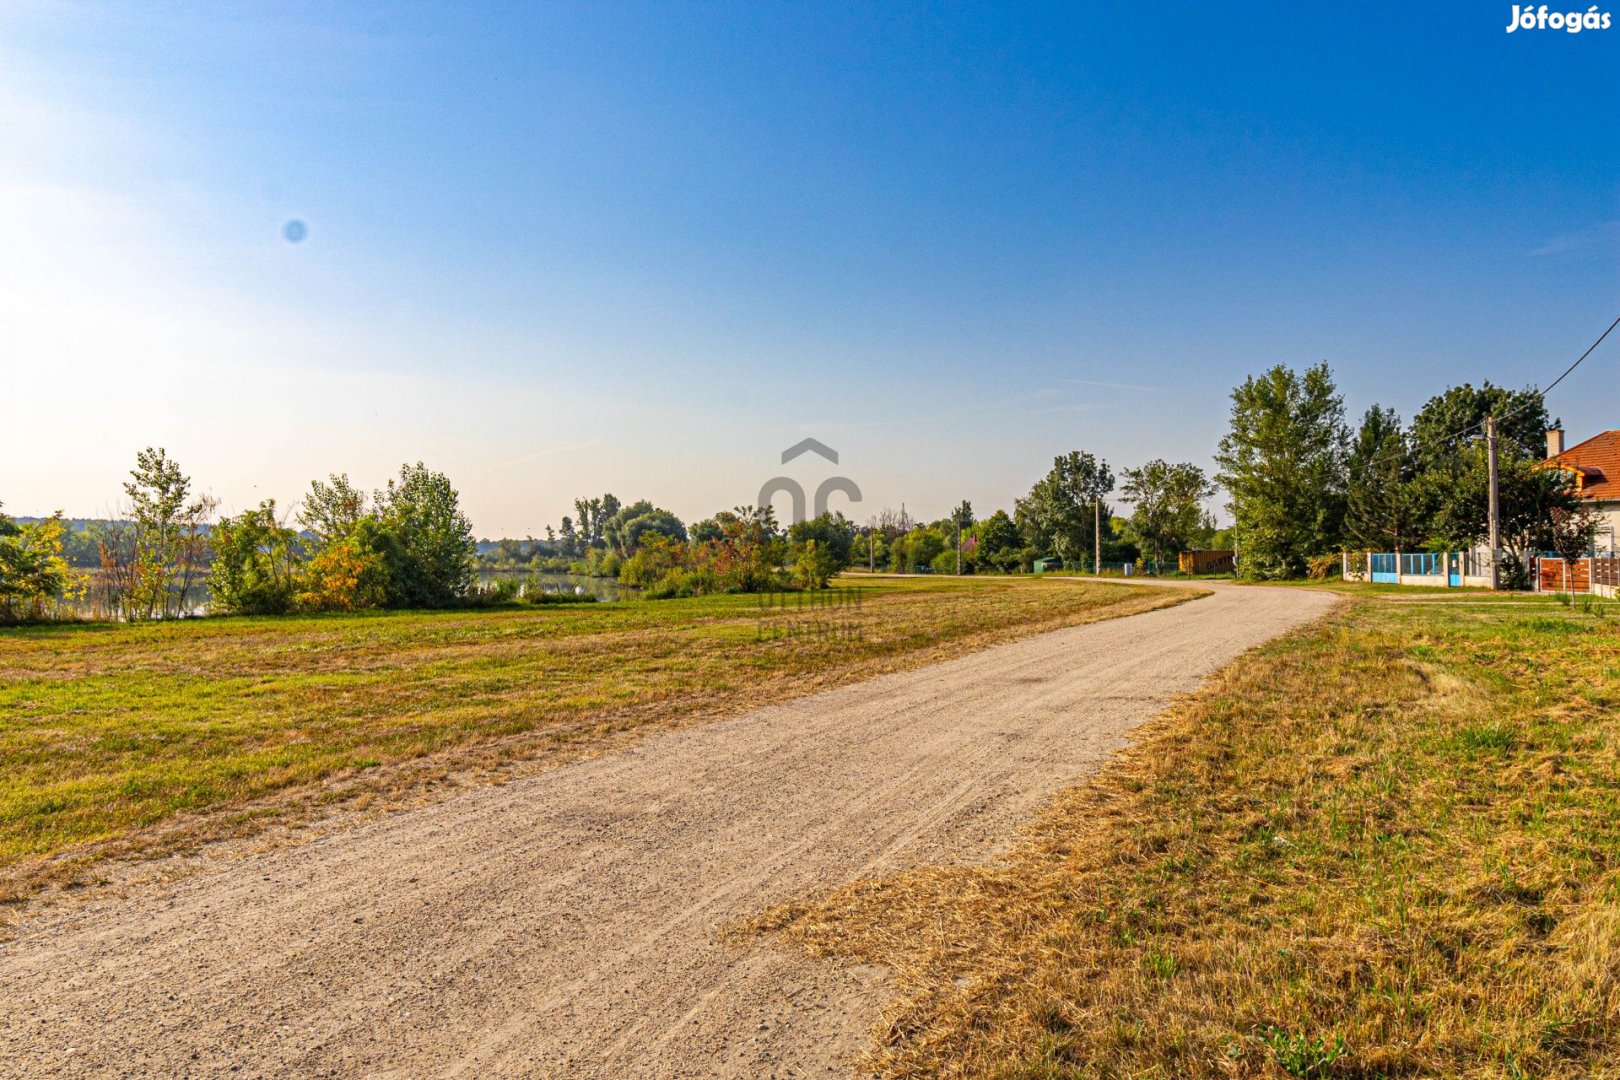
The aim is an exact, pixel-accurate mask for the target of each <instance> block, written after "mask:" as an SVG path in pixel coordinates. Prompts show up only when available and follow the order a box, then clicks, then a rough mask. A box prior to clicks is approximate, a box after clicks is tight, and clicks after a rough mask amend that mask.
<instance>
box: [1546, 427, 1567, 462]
mask: <svg viewBox="0 0 1620 1080" xmlns="http://www.w3.org/2000/svg"><path fill="white" fill-rule="evenodd" d="M1563 452H1564V429H1563V428H1549V429H1548V431H1547V456H1548V457H1550V458H1555V457H1557V456H1558V455H1559V454H1562V453H1563Z"/></svg>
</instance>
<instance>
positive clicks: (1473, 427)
mask: <svg viewBox="0 0 1620 1080" xmlns="http://www.w3.org/2000/svg"><path fill="white" fill-rule="evenodd" d="M1617 326H1620V317H1617V318H1616V319H1615V320H1614V322H1612V323H1610V324H1609V328H1608V329H1607V330H1605V331H1603V333H1601V334H1599V335H1598V338H1597V340H1596V341H1594V342H1592V344H1591V345H1589V346H1587V349H1586V351H1585V352H1583V353H1581V355H1580V356H1579V357H1578V358H1577V359H1576V361H1575V362H1574V363H1573V364H1571V365H1569V367H1567V368H1565V369H1564V373H1563V374H1562V375H1560V376H1558V378H1556V379H1554V380H1553V381H1552V382H1550V383H1548V384H1547V388H1546V389H1545V390H1536V391H1534V392H1532V393H1531V394H1530V395H1529V397H1528V398H1526V399H1525V402H1524V404H1522V405H1520V406H1519V407H1518V408H1517V409H1514V410H1513V411H1512V412H1510V413H1508V414H1507V415H1506V416H1498V417H1497V418H1496V419H1497V420H1498V421H1502V420H1511V419H1513V417H1515V416H1518V415H1519V414H1520V413H1522V412H1524V410H1526V409H1528V408H1529V407H1530V405H1531V403H1532V402H1534V401H1535V400H1536V399H1537V398H1540V399H1541V400H1543V401H1545V400H1546V398H1547V395H1548V394H1550V393H1552V391H1553V387H1555V386H1557V385H1558V384H1559V383H1561V382H1563V381H1564V380H1565V379H1567V378H1569V373H1570V372H1572V371H1574V370H1575V369H1576V368H1578V367H1580V366H1581V361H1582V360H1585V359H1586V358H1587V357H1588V356H1591V355H1592V353H1593V352H1594V351H1595V350H1596V349H1597V347H1598V346H1599V345H1601V344H1603V339H1604V338H1606V337H1608V336H1609V335H1610V334H1611V333H1612V332H1613V331H1614V328H1615V327H1617ZM1487 419H1488V418H1487ZM1484 426H1485V421H1484V420H1481V421H1479V422H1478V423H1476V424H1470V425H1468V426H1467V427H1465V428H1463V429H1462V430H1460V431H1454V432H1452V433H1451V434H1450V435H1447V436H1446V437H1445V438H1444V439H1441V440H1440V441H1441V442H1450V441H1451V440H1452V439H1456V438H1461V437H1462V436H1464V435H1467V434H1468V433H1469V432H1471V431H1477V430H1479V429H1480V428H1482V427H1484Z"/></svg>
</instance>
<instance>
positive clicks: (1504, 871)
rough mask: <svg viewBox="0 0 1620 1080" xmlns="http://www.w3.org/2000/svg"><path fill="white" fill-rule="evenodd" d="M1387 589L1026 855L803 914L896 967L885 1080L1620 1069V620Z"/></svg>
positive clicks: (1071, 808) (1169, 728) (1248, 668)
mask: <svg viewBox="0 0 1620 1080" xmlns="http://www.w3.org/2000/svg"><path fill="white" fill-rule="evenodd" d="M1612 612H1613V608H1612V607H1611V606H1607V605H1605V606H1591V607H1590V608H1589V609H1588V610H1582V608H1581V606H1579V605H1577V606H1574V607H1563V606H1561V605H1559V604H1557V603H1556V602H1552V601H1549V602H1548V603H1546V604H1545V605H1537V606H1531V607H1519V606H1509V605H1506V604H1467V605H1446V604H1425V605H1417V604H1400V603H1391V602H1388V601H1385V600H1379V599H1370V600H1368V601H1366V602H1361V603H1355V604H1352V605H1350V606H1348V607H1347V608H1345V609H1342V610H1341V611H1340V612H1338V613H1337V614H1335V615H1334V616H1332V617H1330V618H1329V619H1327V620H1326V621H1325V622H1323V623H1321V624H1319V625H1316V626H1312V627H1308V628H1305V629H1303V630H1301V631H1299V632H1296V633H1294V634H1292V635H1289V636H1287V637H1285V638H1283V639H1280V640H1279V641H1277V642H1274V643H1272V644H1271V645H1269V646H1266V647H1264V648H1262V649H1260V650H1258V651H1257V652H1254V653H1251V654H1249V655H1248V656H1246V657H1244V658H1242V659H1240V660H1239V661H1237V662H1236V663H1234V664H1233V665H1231V666H1230V667H1229V668H1228V669H1226V670H1225V671H1224V672H1223V673H1222V674H1220V675H1219V676H1217V677H1216V678H1214V679H1213V680H1212V681H1211V683H1210V684H1209V685H1208V687H1207V688H1206V689H1205V690H1204V691H1202V692H1200V693H1199V694H1198V695H1197V696H1196V697H1195V698H1193V699H1192V700H1190V701H1188V702H1186V703H1185V704H1183V705H1182V706H1180V707H1179V708H1178V709H1176V710H1174V711H1173V712H1172V713H1171V714H1170V715H1168V716H1167V717H1166V718H1164V719H1162V720H1160V721H1156V722H1155V723H1153V724H1152V725H1150V726H1149V727H1147V728H1145V729H1144V730H1143V731H1142V733H1141V734H1140V735H1139V737H1138V739H1137V740H1136V741H1135V743H1134V745H1133V746H1132V748H1131V749H1130V750H1128V751H1127V752H1126V753H1124V754H1123V755H1121V757H1119V758H1118V759H1116V761H1115V762H1113V763H1112V764H1111V765H1110V766H1109V767H1108V768H1107V769H1105V770H1104V772H1103V773H1102V774H1101V775H1100V776H1099V778H1098V779H1097V780H1096V781H1095V782H1093V783H1092V784H1089V785H1087V786H1084V787H1080V788H1076V789H1074V790H1071V791H1069V792H1066V793H1064V794H1062V795H1060V796H1059V797H1058V798H1056V799H1055V800H1054V802H1053V803H1052V804H1051V805H1050V807H1049V808H1048V809H1047V810H1046V811H1045V812H1044V813H1043V814H1042V815H1041V816H1040V817H1039V818H1038V820H1037V821H1036V822H1034V823H1033V825H1032V826H1031V829H1030V831H1029V832H1028V833H1027V834H1026V836H1025V839H1024V840H1023V841H1022V842H1021V843H1020V845H1019V846H1018V847H1017V848H1016V849H1015V850H1014V851H1013V852H1012V853H1011V854H1010V855H1009V857H1008V858H1007V859H1006V861H1005V862H1004V863H1002V864H1000V865H997V866H993V867H941V868H932V869H923V870H918V871H915V872H910V873H906V874H902V875H900V876H898V877H895V878H891V879H887V880H880V881H868V882H861V883H857V884H854V885H852V886H850V887H848V888H846V889H844V890H841V891H840V892H838V893H836V894H835V895H833V896H831V897H830V898H827V899H824V900H822V901H817V902H813V903H809V904H806V905H802V906H797V907H792V908H788V909H785V910H783V911H781V912H778V913H776V915H774V916H773V917H772V918H770V919H768V920H766V921H765V923H764V925H766V926H774V927H776V928H779V929H783V930H785V932H786V933H787V934H789V935H790V936H791V937H793V938H796V939H797V940H799V941H801V942H802V943H803V944H805V945H806V946H807V947H809V948H810V949H812V950H813V951H815V952H818V953H822V954H831V955H837V956H842V957H847V958H858V959H860V960H863V961H868V962H875V963H882V964H885V965H888V966H889V967H890V968H891V969H892V970H894V971H895V972H896V974H897V979H898V982H899V987H900V991H901V997H900V999H899V1000H898V1001H897V1002H896V1003H895V1004H894V1006H893V1008H892V1010H891V1011H890V1013H889V1017H888V1019H889V1023H888V1024H887V1025H886V1027H885V1036H884V1040H883V1042H882V1043H881V1044H880V1045H879V1046H878V1047H877V1048H876V1049H875V1050H874V1052H873V1055H872V1061H871V1062H870V1064H871V1065H872V1066H873V1071H874V1072H875V1073H876V1074H878V1075H881V1076H886V1077H917V1076H939V1077H965V1076H974V1077H997V1078H1003V1080H1014V1078H1016V1080H1035V1078H1040V1080H1055V1078H1070V1077H1093V1076H1096V1077H1208V1078H1217V1077H1287V1076H1293V1077H1301V1078H1305V1077H1364V1078H1373V1077H1398V1076H1400V1077H1405V1076H1435V1077H1439V1076H1445V1077H1507V1078H1517V1077H1531V1076H1536V1077H1569V1078H1575V1077H1598V1076H1609V1077H1613V1076H1617V1075H1620V621H1616V620H1615V618H1613V616H1612Z"/></svg>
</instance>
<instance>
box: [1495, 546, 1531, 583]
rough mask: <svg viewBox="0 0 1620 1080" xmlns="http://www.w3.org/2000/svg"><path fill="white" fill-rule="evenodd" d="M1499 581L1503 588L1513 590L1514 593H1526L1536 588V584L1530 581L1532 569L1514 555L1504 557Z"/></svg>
mask: <svg viewBox="0 0 1620 1080" xmlns="http://www.w3.org/2000/svg"><path fill="white" fill-rule="evenodd" d="M1497 581H1498V583H1499V584H1500V585H1501V587H1502V588H1504V589H1512V590H1513V591H1514V592H1524V591H1526V590H1528V589H1531V588H1533V587H1534V586H1535V582H1534V581H1532V580H1531V579H1530V568H1529V567H1528V566H1526V565H1525V564H1524V560H1523V559H1521V558H1519V557H1518V556H1517V555H1513V554H1508V555H1504V556H1502V565H1501V567H1500V568H1499V570H1498V573H1497Z"/></svg>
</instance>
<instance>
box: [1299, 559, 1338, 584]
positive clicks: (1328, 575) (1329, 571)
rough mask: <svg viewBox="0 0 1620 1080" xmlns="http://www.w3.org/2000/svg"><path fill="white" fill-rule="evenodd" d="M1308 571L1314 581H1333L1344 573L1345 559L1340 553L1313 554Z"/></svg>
mask: <svg viewBox="0 0 1620 1080" xmlns="http://www.w3.org/2000/svg"><path fill="white" fill-rule="evenodd" d="M1306 572H1307V573H1308V574H1309V575H1310V579H1311V580H1312V581H1331V580H1332V579H1333V578H1336V577H1338V576H1340V575H1341V574H1343V573H1344V561H1343V559H1341V558H1340V557H1339V556H1338V555H1312V556H1311V557H1310V558H1309V559H1308V560H1307V570H1306Z"/></svg>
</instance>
